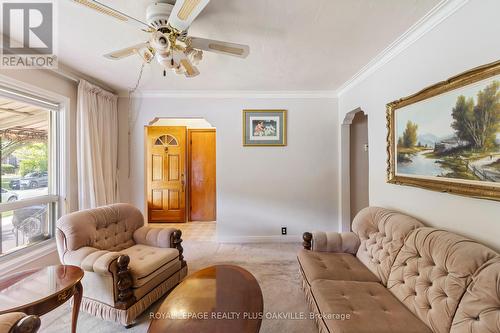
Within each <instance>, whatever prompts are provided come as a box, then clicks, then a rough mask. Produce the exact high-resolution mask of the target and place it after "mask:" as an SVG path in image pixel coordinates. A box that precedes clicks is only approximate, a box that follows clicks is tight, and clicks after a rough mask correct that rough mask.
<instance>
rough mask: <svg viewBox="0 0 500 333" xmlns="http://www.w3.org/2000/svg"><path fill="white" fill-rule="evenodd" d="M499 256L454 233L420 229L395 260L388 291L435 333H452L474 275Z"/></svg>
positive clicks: (408, 240) (408, 239) (409, 237)
mask: <svg viewBox="0 0 500 333" xmlns="http://www.w3.org/2000/svg"><path fill="white" fill-rule="evenodd" d="M496 256H497V254H496V252H494V251H493V250H490V249H489V248H487V247H486V246H483V245H481V244H479V243H476V242H473V241H471V240H468V239H466V238H464V237H461V236H459V235H456V234H453V233H451V232H447V231H442V230H436V229H433V228H427V227H425V228H419V229H417V230H415V231H414V232H412V233H411V234H410V235H409V236H408V238H407V239H406V241H405V244H404V246H403V247H402V248H401V251H400V252H399V254H398V256H397V257H396V260H395V261H394V265H393V267H392V269H391V274H390V275H389V281H388V283H387V288H388V289H389V290H390V291H391V292H392V293H393V294H394V295H395V296H396V297H397V298H398V299H399V300H400V301H401V302H403V303H404V304H405V305H406V307H407V308H409V309H410V311H412V312H413V313H414V314H415V315H416V316H417V317H418V318H420V320H422V321H423V322H424V323H426V324H427V326H429V327H430V328H432V330H433V331H434V332H436V333H441V332H449V331H450V327H451V323H452V320H453V316H454V314H455V311H456V309H457V306H458V303H459V302H460V299H461V298H462V295H463V294H464V292H465V289H466V288H467V285H468V284H469V283H470V282H471V279H472V275H473V274H474V272H476V271H477V270H478V269H479V268H480V267H481V266H482V265H483V264H485V263H486V262H487V261H488V260H491V259H492V258H494V257H496Z"/></svg>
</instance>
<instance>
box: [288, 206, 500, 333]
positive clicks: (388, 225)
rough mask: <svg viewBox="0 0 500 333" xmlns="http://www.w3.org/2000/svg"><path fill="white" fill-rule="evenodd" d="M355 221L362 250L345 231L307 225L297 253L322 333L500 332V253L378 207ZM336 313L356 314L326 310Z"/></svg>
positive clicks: (354, 227)
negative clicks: (349, 242)
mask: <svg viewBox="0 0 500 333" xmlns="http://www.w3.org/2000/svg"><path fill="white" fill-rule="evenodd" d="M352 229H353V233H349V234H351V235H352V234H355V235H357V237H359V241H360V246H359V248H358V251H357V253H356V256H353V255H351V254H350V253H349V249H348V248H347V247H345V246H342V242H343V239H339V237H340V238H342V237H341V236H339V234H336V233H321V232H315V233H312V234H311V233H305V234H304V244H303V245H304V250H300V251H299V253H298V255H297V259H298V261H299V266H300V273H301V276H302V286H303V288H304V290H305V293H306V298H307V300H308V302H309V305H310V307H311V309H312V310H313V311H314V313H315V315H316V317H315V321H316V323H317V324H318V328H319V331H320V332H321V333H340V332H342V333H363V332H370V333H387V332H394V333H408V332H434V333H445V332H447V333H483V332H484V333H500V255H499V254H498V253H496V252H495V251H493V250H491V249H489V248H487V247H486V246H483V245H481V244H479V243H477V242H474V241H472V240H469V239H466V238H464V237H462V236H459V235H456V234H453V233H451V232H447V231H442V230H437V229H434V228H428V227H425V226H423V224H422V223H420V222H419V221H417V220H416V219H414V218H412V217H410V216H407V215H404V214H402V213H397V212H395V211H391V210H387V209H383V208H377V207H369V208H365V209H363V210H362V211H361V212H360V213H359V214H358V215H357V216H356V217H355V218H354V221H353V224H352ZM315 242H316V245H318V243H319V246H315V245H314V244H315ZM309 249H311V250H309ZM320 251H321V252H320ZM342 252H345V253H342ZM367 273H370V274H367ZM370 277H371V278H373V280H372V279H371V278H370ZM377 281H378V282H377ZM331 313H333V314H335V313H337V314H338V313H344V314H345V313H351V314H352V316H351V320H342V319H340V320H339V319H337V318H334V319H332V320H328V319H325V318H324V317H323V315H324V314H331Z"/></svg>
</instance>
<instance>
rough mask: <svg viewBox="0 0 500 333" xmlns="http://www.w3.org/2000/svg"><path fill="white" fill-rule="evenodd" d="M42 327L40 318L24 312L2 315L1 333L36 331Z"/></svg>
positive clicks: (31, 332) (28, 332) (0, 319)
mask: <svg viewBox="0 0 500 333" xmlns="http://www.w3.org/2000/svg"><path fill="white" fill-rule="evenodd" d="M39 328H40V318H38V317H37V316H33V315H31V316H27V315H26V314H24V313H22V312H11V313H6V314H3V315H0V333H36V332H37V331H38V329H39Z"/></svg>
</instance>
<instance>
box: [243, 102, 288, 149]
mask: <svg viewBox="0 0 500 333" xmlns="http://www.w3.org/2000/svg"><path fill="white" fill-rule="evenodd" d="M243 145H244V146H286V110H243Z"/></svg>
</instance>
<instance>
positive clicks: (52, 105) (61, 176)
mask: <svg viewBox="0 0 500 333" xmlns="http://www.w3.org/2000/svg"><path fill="white" fill-rule="evenodd" d="M0 96H2V97H5V98H9V99H13V100H16V101H20V102H25V103H29V104H33V105H37V106H40V107H43V108H45V109H47V110H48V112H49V115H50V117H49V131H50V132H49V133H48V135H49V140H48V145H49V146H48V150H49V159H50V161H49V167H50V169H49V170H48V171H47V174H48V175H50V176H49V182H48V194H47V195H41V196H36V197H32V198H28V199H21V200H18V201H15V202H10V203H9V202H5V203H0V214H1V213H3V212H8V211H13V210H16V209H20V208H26V207H30V206H34V205H47V213H48V216H47V218H48V220H49V223H48V233H49V237H50V238H49V239H46V240H42V241H40V242H36V243H34V244H25V245H22V246H19V247H17V248H16V249H13V250H11V251H9V252H7V253H3V254H0V264H1V263H4V262H8V261H10V260H12V259H15V258H17V257H20V256H23V255H25V254H28V253H30V252H32V251H33V252H34V251H36V250H37V249H39V248H42V247H44V246H47V245H48V244H50V243H54V239H55V229H56V221H57V219H58V218H59V217H60V216H62V215H63V214H65V213H66V205H65V203H66V201H67V198H66V194H67V193H69V192H70V191H69V190H68V189H67V186H68V183H67V182H65V179H66V177H65V174H69V164H68V163H67V161H68V159H67V156H68V155H67V153H68V144H67V142H68V130H67V129H68V128H69V121H68V120H69V119H68V117H67V110H69V104H70V100H69V98H67V97H64V96H60V95H57V94H53V93H50V92H47V91H44V90H42V89H39V88H37V87H33V86H31V87H30V86H28V85H27V84H24V83H21V84H19V83H18V82H17V81H14V80H10V79H9V78H6V77H3V76H0ZM0 237H1V236H0ZM0 251H1V250H0Z"/></svg>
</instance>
